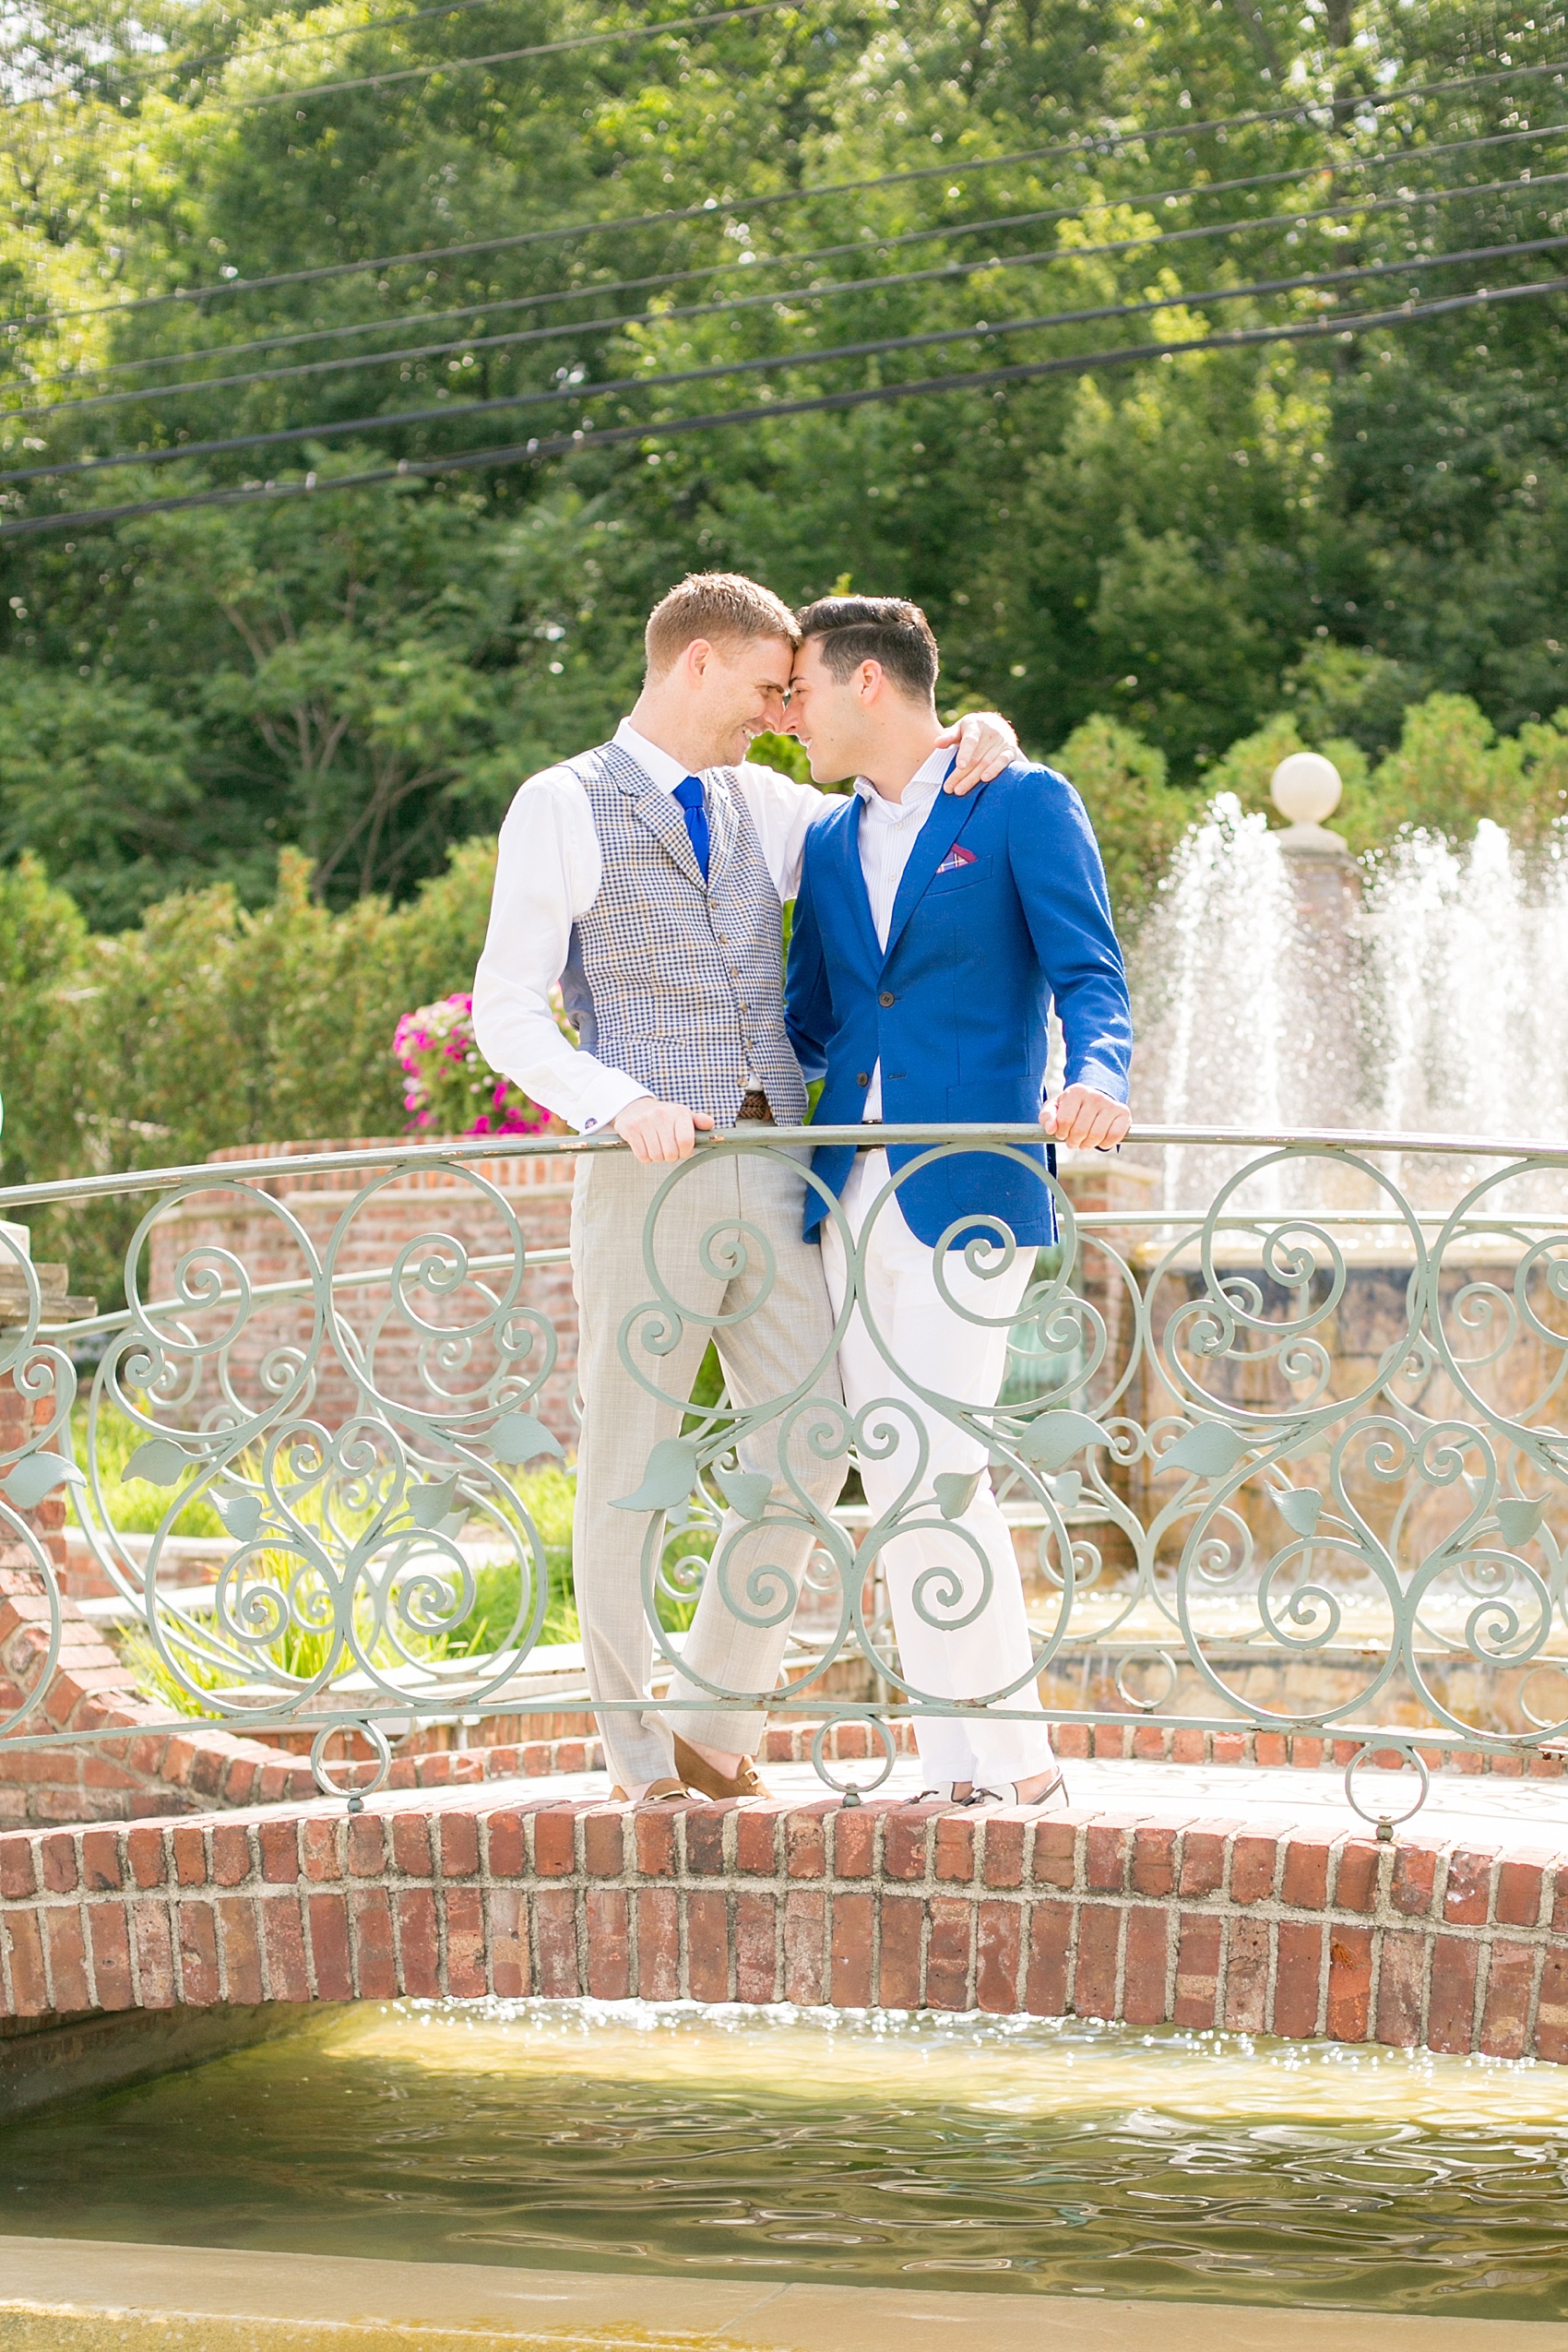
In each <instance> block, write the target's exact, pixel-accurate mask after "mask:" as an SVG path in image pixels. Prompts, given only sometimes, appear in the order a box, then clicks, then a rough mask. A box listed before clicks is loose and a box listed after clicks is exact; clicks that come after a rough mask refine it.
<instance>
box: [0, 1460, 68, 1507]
mask: <svg viewBox="0 0 1568 2352" xmlns="http://www.w3.org/2000/svg"><path fill="white" fill-rule="evenodd" d="M86 1484H87V1480H86V1479H85V1478H84V1477H83V1475H82V1473H81V1471H80V1470H78V1469H77V1466H76V1464H75V1463H74V1462H67V1461H66V1459H65V1455H63V1454H30V1455H28V1457H27V1459H26V1460H25V1461H24V1462H18V1464H17V1467H16V1468H15V1469H14V1470H13V1471H12V1472H11V1474H10V1476H9V1477H8V1478H7V1479H6V1501H7V1502H8V1503H15V1504H16V1506H17V1508H18V1511H31V1510H33V1509H35V1508H36V1506H37V1505H38V1504H39V1503H42V1500H43V1498H44V1496H45V1495H46V1494H53V1491H54V1490H55V1488H56V1487H57V1486H65V1485H70V1486H86Z"/></svg>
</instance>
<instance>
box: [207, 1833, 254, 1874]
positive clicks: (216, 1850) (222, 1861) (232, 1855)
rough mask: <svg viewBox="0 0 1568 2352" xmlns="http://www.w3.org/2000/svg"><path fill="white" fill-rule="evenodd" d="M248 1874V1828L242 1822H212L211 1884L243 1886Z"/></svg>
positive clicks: (249, 1846) (249, 1868) (249, 1843)
mask: <svg viewBox="0 0 1568 2352" xmlns="http://www.w3.org/2000/svg"><path fill="white" fill-rule="evenodd" d="M250 1874H251V1840H250V1832H249V1830H248V1829H246V1827H245V1826H244V1823H243V1822H237V1821H220V1822H214V1823H213V1825H212V1883H213V1885H214V1886H243V1885H244V1882H245V1880H246V1879H248V1878H249V1876H250Z"/></svg>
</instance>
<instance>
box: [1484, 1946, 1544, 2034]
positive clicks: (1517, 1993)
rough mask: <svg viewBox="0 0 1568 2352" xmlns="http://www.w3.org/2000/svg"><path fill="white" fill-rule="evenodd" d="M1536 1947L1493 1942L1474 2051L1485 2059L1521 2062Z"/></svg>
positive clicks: (1533, 1980) (1527, 2022) (1533, 1978)
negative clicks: (1476, 2050)
mask: <svg viewBox="0 0 1568 2352" xmlns="http://www.w3.org/2000/svg"><path fill="white" fill-rule="evenodd" d="M1535 1973H1536V1947H1535V1945H1534V1944H1530V1943H1498V1942H1494V1943H1493V1944H1492V1945H1491V1950H1490V1953H1489V1954H1488V1966H1487V1979H1486V1999H1485V2003H1484V2006H1483V2008H1482V2011H1481V2031H1480V2039H1479V2042H1478V2043H1477V2045H1476V2047H1477V2048H1478V2049H1483V2050H1484V2051H1485V2052H1486V2054H1487V2056H1488V2057H1489V2058H1522V2057H1523V2056H1524V2054H1525V2047H1526V2036H1527V2029H1528V2025H1529V2015H1530V1991H1531V1988H1532V1986H1533V1984H1534V1982H1535Z"/></svg>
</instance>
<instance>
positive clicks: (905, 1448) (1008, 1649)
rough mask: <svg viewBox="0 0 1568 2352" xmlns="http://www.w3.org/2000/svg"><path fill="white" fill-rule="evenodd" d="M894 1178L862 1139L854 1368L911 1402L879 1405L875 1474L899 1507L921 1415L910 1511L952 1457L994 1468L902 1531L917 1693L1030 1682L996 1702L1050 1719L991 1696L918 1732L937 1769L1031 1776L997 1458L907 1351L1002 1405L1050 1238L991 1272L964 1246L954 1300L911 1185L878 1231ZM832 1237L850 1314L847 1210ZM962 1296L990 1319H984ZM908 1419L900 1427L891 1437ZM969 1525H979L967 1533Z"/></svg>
mask: <svg viewBox="0 0 1568 2352" xmlns="http://www.w3.org/2000/svg"><path fill="white" fill-rule="evenodd" d="M888 1181H889V1171H888V1166H887V1155H886V1153H885V1152H883V1151H871V1152H861V1153H860V1154H859V1155H858V1157H857V1158H856V1160H855V1164H854V1167H853V1169H852V1170H851V1171H850V1174H849V1182H848V1183H847V1184H846V1186H845V1188H844V1194H843V1198H842V1203H841V1206H842V1208H843V1212H844V1218H845V1222H846V1223H847V1224H848V1226H849V1230H850V1233H851V1234H852V1235H853V1236H854V1238H855V1241H856V1242H857V1243H860V1242H861V1241H862V1240H863V1241H864V1261H863V1272H862V1275H861V1296H860V1298H859V1299H858V1300H857V1301H856V1304H855V1309H854V1312H853V1313H852V1315H851V1317H850V1319H849V1324H848V1325H847V1326H846V1329H845V1332H844V1336H843V1339H842V1341H841V1343H840V1346H839V1351H838V1370H839V1373H840V1376H841V1377H842V1380H843V1383H844V1401H845V1403H846V1405H847V1406H848V1407H849V1411H850V1412H851V1413H852V1414H859V1413H861V1412H863V1411H864V1410H865V1408H866V1407H867V1406H868V1405H874V1404H876V1403H878V1402H880V1401H882V1400H884V1399H885V1400H887V1401H888V1403H889V1404H890V1405H892V1406H894V1407H895V1408H898V1407H901V1408H903V1409H902V1410H894V1411H891V1412H889V1413H888V1414H886V1415H885V1416H883V1417H880V1420H879V1417H878V1416H877V1415H876V1414H874V1413H873V1414H870V1415H868V1416H867V1419H866V1421H865V1422H864V1424H863V1425H862V1427H861V1436H860V1442H859V1443H860V1460H861V1482H862V1484H863V1485H864V1488H865V1491H866V1500H867V1502H868V1503H870V1505H871V1507H872V1511H873V1515H878V1516H879V1515H881V1514H882V1513H883V1512H885V1511H888V1510H891V1509H892V1507H893V1505H894V1503H896V1502H897V1498H898V1496H899V1494H900V1493H901V1492H902V1491H903V1489H904V1487H905V1486H906V1484H907V1483H908V1482H909V1479H911V1478H913V1477H914V1475H915V1469H916V1465H917V1463H918V1460H919V1455H920V1441H919V1435H918V1432H919V1431H921V1430H923V1431H924V1433H925V1438H926V1444H927V1449H928V1450H927V1458H926V1463H925V1467H924V1469H923V1470H922V1471H921V1475H920V1479H919V1482H918V1484H917V1485H916V1486H915V1488H914V1490H913V1493H912V1496H911V1498H910V1501H909V1503H906V1505H905V1509H906V1511H911V1510H913V1511H916V1512H917V1514H918V1515H919V1516H921V1517H922V1518H923V1517H927V1516H930V1517H931V1518H932V1519H936V1518H937V1516H938V1513H937V1505H936V1502H935V1499H934V1491H933V1488H934V1481H935V1479H937V1478H938V1477H940V1476H941V1475H942V1473H943V1472H944V1471H956V1472H957V1473H959V1474H960V1475H961V1476H965V1477H968V1476H970V1475H972V1473H974V1472H975V1471H977V1470H979V1471H980V1472H981V1474H982V1475H981V1478H980V1486H979V1488H978V1489H977V1491H976V1493H975V1496H974V1499H973V1501H972V1502H971V1503H970V1504H969V1507H968V1510H967V1511H965V1512H964V1513H963V1515H962V1516H961V1517H959V1518H958V1519H956V1520H954V1521H953V1522H951V1523H950V1524H948V1523H939V1524H938V1525H936V1526H931V1527H922V1528H920V1529H919V1530H917V1531H914V1532H911V1533H909V1534H907V1535H896V1536H892V1537H890V1538H888V1540H887V1542H886V1543H885V1546H884V1547H883V1560H884V1566H885V1574H886V1579H887V1590H888V1598H889V1600H890V1601H891V1604H892V1610H893V1625H894V1631H895V1633H897V1639H898V1660H899V1668H900V1671H901V1674H902V1677H903V1680H904V1681H905V1682H906V1683H908V1684H909V1694H910V1696H911V1697H912V1698H913V1699H915V1700H916V1701H917V1702H918V1701H919V1700H921V1699H922V1698H943V1699H987V1698H992V1693H997V1692H1001V1691H1006V1690H1008V1688H1009V1686H1010V1685H1012V1684H1014V1683H1018V1685H1019V1687H1018V1688H1017V1690H1016V1691H1015V1692H1013V1693H1012V1695H1011V1696H1010V1697H1007V1698H1002V1699H992V1706H993V1707H995V1708H998V1709H1000V1708H1006V1709H1009V1710H1012V1711H1014V1712H1016V1711H1017V1710H1019V1709H1027V1710H1028V1713H1029V1715H1030V1716H1035V1717H1037V1718H1039V1719H1038V1720H1035V1721H1023V1722H1011V1723H1010V1722H1006V1721H1004V1720H1003V1719H1002V1718H1001V1716H1000V1715H999V1714H996V1713H992V1712H991V1711H989V1710H987V1709H986V1708H984V1707H979V1708H976V1709H975V1710H974V1711H973V1712H971V1713H967V1714H965V1715H963V1716H956V1717H954V1718H951V1719H943V1718H938V1717H931V1716H926V1717H920V1718H917V1721H916V1727H915V1736H916V1739H917V1740H918V1742H919V1745H920V1752H921V1765H922V1767H923V1769H924V1771H925V1774H926V1776H927V1778H928V1779H929V1780H932V1781H944V1780H972V1781H974V1782H975V1783H976V1784H977V1786H979V1787H981V1788H994V1787H995V1786H996V1784H997V1783H998V1781H1003V1780H1027V1779H1028V1778H1029V1777H1030V1776H1032V1775H1034V1774H1037V1773H1040V1772H1046V1771H1049V1770H1050V1769H1051V1763H1052V1757H1051V1737H1050V1733H1049V1732H1048V1730H1047V1728H1046V1725H1045V1721H1044V1710H1043V1709H1042V1707H1041V1705H1040V1701H1039V1690H1038V1688H1037V1686H1036V1682H1035V1679H1034V1677H1033V1675H1032V1674H1030V1673H1029V1668H1030V1666H1031V1663H1032V1657H1033V1653H1032V1648H1031V1645H1030V1641H1029V1629H1028V1620H1027V1619H1026V1616H1025V1613H1024V1586H1023V1579H1022V1577H1021V1576H1020V1575H1019V1573H1018V1562H1017V1555H1016V1552H1015V1551H1014V1549H1013V1538H1012V1535H1011V1532H1010V1531H1009V1529H1008V1526H1007V1523H1006V1521H1005V1520H1004V1517H1003V1515H1002V1510H1001V1506H1000V1504H999V1503H998V1502H997V1500H996V1495H995V1492H994V1490H993V1489H992V1482H991V1476H990V1473H989V1471H988V1470H987V1469H986V1459H987V1452H988V1449H987V1447H986V1445H985V1444H984V1443H983V1442H982V1441H981V1440H980V1439H979V1438H976V1437H973V1436H971V1435H970V1434H969V1432H968V1431H967V1430H966V1429H964V1428H963V1427H962V1425H961V1424H960V1423H959V1422H958V1421H956V1420H953V1419H951V1418H950V1417H949V1416H948V1415H947V1414H945V1413H944V1412H943V1411H942V1410H941V1408H940V1406H938V1405H932V1404H928V1403H926V1402H925V1400H924V1399H923V1398H922V1397H921V1396H918V1395H917V1394H916V1393H915V1390H914V1389H913V1388H911V1386H910V1385H909V1382H908V1381H906V1380H903V1379H901V1378H900V1377H899V1373H898V1372H897V1371H895V1370H894V1366H895V1365H897V1366H898V1367H899V1368H900V1369H902V1370H907V1371H908V1372H909V1374H910V1375H911V1377H912V1379H913V1380H914V1381H915V1382H917V1383H919V1384H920V1385H921V1387H923V1388H925V1389H927V1390H929V1391H933V1392H935V1394H936V1396H938V1397H943V1398H948V1399H951V1400H952V1402H953V1403H954V1404H956V1405H969V1406H975V1405H978V1406H982V1407H984V1406H991V1405H994V1404H995V1402H996V1399H997V1396H999V1394H1000V1393H1001V1388H1002V1382H1003V1378H1004V1373H1005V1371H1006V1365H1007V1330H1008V1321H1009V1320H1010V1319H1011V1318H1012V1317H1013V1316H1014V1315H1015V1314H1016V1311H1017V1308H1018V1305H1019V1303H1020V1301H1022V1299H1023V1296H1024V1292H1025V1291H1026V1290H1027V1289H1028V1285H1029V1281H1030V1278H1031V1277H1032V1275H1033V1273H1034V1265H1035V1253H1034V1252H1033V1250H1032V1249H1027V1248H1026V1249H1021V1250H1020V1251H1019V1252H1018V1254H1017V1256H1016V1259H1015V1261H1014V1263H1013V1265H1011V1266H1009V1267H1008V1268H1007V1270H1006V1272H1005V1273H1004V1274H998V1275H995V1276H993V1277H991V1278H989V1279H988V1278H987V1277H985V1276H984V1275H982V1274H977V1273H976V1272H975V1271H974V1270H973V1269H972V1268H971V1267H970V1266H968V1265H967V1264H966V1263H965V1258H964V1253H963V1252H962V1251H961V1250H949V1251H948V1252H946V1253H945V1265H944V1282H945V1284H946V1287H947V1289H948V1290H949V1292H950V1293H951V1297H952V1299H953V1300H954V1301H956V1302H957V1304H956V1306H955V1305H953V1304H950V1303H949V1301H948V1300H946V1299H944V1297H943V1295H942V1293H941V1291H940V1290H939V1289H938V1288H937V1284H936V1277H935V1271H934V1266H933V1259H934V1255H935V1253H934V1252H933V1251H932V1248H931V1247H930V1245H929V1244H928V1243H927V1242H925V1241H918V1240H917V1239H916V1237H915V1235H914V1234H913V1233H911V1232H910V1230H909V1226H908V1224H907V1223H906V1222H905V1219H904V1216H903V1213H902V1211H901V1210H900V1208H899V1206H898V1203H897V1195H894V1196H892V1197H890V1198H889V1199H888V1200H887V1201H885V1203H884V1205H883V1206H882V1207H881V1209H880V1210H878V1211H877V1214H876V1217H875V1221H874V1223H873V1224H872V1226H871V1228H870V1230H869V1232H867V1230H866V1219H867V1218H868V1216H869V1215H870V1213H871V1211H872V1210H873V1207H874V1206H875V1203H876V1199H877V1195H878V1194H879V1193H880V1192H881V1191H882V1189H883V1187H884V1186H885V1184H886V1183H887V1182H888ZM822 1237H823V1243H822V1251H823V1272H824V1273H825V1274H826V1277H827V1290H828V1296H829V1298H830V1299H831V1301H832V1302H833V1311H834V1313H835V1315H837V1314H839V1313H841V1312H842V1309H843V1305H844V1300H845V1297H846V1295H847V1293H848V1290H849V1279H850V1270H849V1263H848V1259H847V1256H846V1252H845V1247H844V1241H843V1238H842V1236H841V1234H840V1232H839V1231H838V1229H837V1227H836V1226H835V1225H833V1224H832V1223H831V1221H830V1222H828V1223H826V1224H825V1225H824V1227H823V1229H822ZM960 1309H968V1310H969V1311H970V1313H973V1314H974V1315H976V1316H980V1317H984V1318H985V1320H984V1321H980V1322H971V1321H969V1320H968V1317H967V1316H966V1314H965V1313H961V1312H959V1310H960ZM868 1314H869V1318H870V1326H874V1329H875V1331H876V1332H877V1334H879V1335H880V1337H881V1340H882V1343H883V1345H882V1346H881V1347H879V1346H878V1344H877V1340H876V1339H875V1338H873V1336H872V1327H869V1326H868V1321H867V1316H868ZM993 1324H995V1325H997V1326H999V1327H992V1325H993ZM884 1348H885V1350H886V1353H884ZM895 1432H897V1442H896V1443H887V1440H888V1439H890V1438H892V1437H893V1436H894V1434H895ZM884 1446H885V1447H886V1450H885V1451H884ZM966 1537H968V1538H971V1540H970V1541H968V1542H966V1540H965V1538H966ZM977 1550H978V1552H979V1553H980V1554H981V1555H983V1557H984V1560H985V1562H987V1564H988V1565H989V1568H990V1571H991V1577H992V1588H991V1592H990V1595H989V1598H986V1599H985V1601H984V1605H983V1607H980V1608H978V1609H977V1607H976V1604H977V1602H979V1601H980V1598H981V1595H982V1593H983V1591H984V1583H985V1579H984V1574H983V1571H982V1570H981V1567H980V1559H979V1558H977ZM932 1570H935V1571H936V1572H937V1573H936V1574H934V1575H933V1574H931V1573H930V1572H931V1571H932ZM917 1586H920V1587H921V1591H920V1593H919V1595H917V1590H916V1587H917ZM971 1610H973V1611H974V1612H975V1613H974V1615H973V1617H972V1619H971V1620H970V1621H969V1622H968V1623H956V1622H954V1621H955V1620H961V1619H966V1618H969V1617H970V1611H971ZM933 1620H935V1621H934V1622H933ZM1020 1677H1027V1678H1028V1679H1027V1680H1023V1681H1020Z"/></svg>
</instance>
